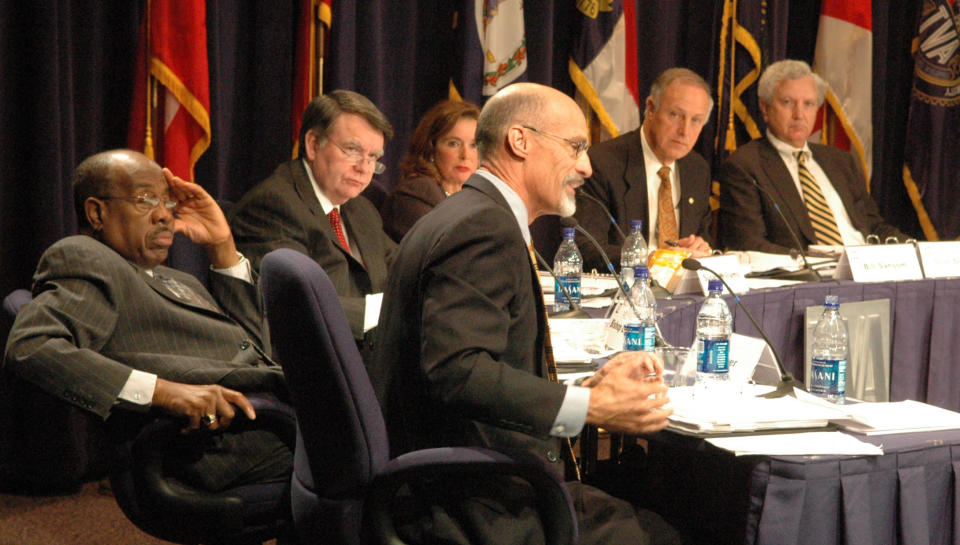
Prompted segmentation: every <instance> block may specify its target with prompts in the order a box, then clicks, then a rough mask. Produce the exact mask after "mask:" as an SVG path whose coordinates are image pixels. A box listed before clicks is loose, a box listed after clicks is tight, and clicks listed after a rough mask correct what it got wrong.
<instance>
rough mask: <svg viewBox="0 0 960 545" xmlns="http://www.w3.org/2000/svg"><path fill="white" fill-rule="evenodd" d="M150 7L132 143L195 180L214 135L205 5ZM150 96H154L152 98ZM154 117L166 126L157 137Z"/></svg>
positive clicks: (177, 0)
mask: <svg viewBox="0 0 960 545" xmlns="http://www.w3.org/2000/svg"><path fill="white" fill-rule="evenodd" d="M147 5H148V9H147V19H146V21H145V22H144V27H143V28H141V32H140V44H139V47H138V55H137V59H138V62H137V69H136V80H135V82H134V91H133V104H132V108H131V117H130V132H129V134H128V145H129V147H130V148H131V149H136V150H142V151H144V153H146V154H147V155H148V156H150V157H154V158H155V159H157V160H158V161H159V162H161V163H162V164H163V166H166V167H168V168H169V169H170V170H171V171H173V173H174V174H176V175H177V176H180V177H181V178H184V179H187V180H193V166H194V164H196V162H197V159H199V158H200V156H201V155H202V154H203V152H204V151H206V149H207V147H209V146H210V136H211V132H210V83H209V72H208V69H207V26H206V4H205V3H204V2H196V1H192V0H151V1H149V2H148V4H147ZM145 42H146V43H145ZM148 68H149V76H148V74H147V70H148ZM154 93H155V95H154ZM151 95H154V96H155V98H156V100H149V101H148V100H147V99H148V97H149V96H151ZM155 116H156V117H155ZM154 120H156V121H157V123H158V124H162V125H161V126H162V131H161V134H159V135H157V134H156V131H154V129H153V128H152V126H153V124H154ZM153 138H157V140H158V141H159V146H154V142H153Z"/></svg>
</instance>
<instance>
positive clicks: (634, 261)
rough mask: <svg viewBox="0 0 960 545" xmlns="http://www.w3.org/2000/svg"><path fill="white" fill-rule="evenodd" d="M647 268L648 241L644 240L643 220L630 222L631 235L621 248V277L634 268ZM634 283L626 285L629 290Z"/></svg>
mask: <svg viewBox="0 0 960 545" xmlns="http://www.w3.org/2000/svg"><path fill="white" fill-rule="evenodd" d="M641 265H642V266H644V267H646V266H647V241H646V239H644V238H643V220H630V234H629V235H627V238H626V239H625V240H624V241H623V246H621V247H620V275H621V276H623V277H624V281H626V280H627V279H626V276H627V275H628V271H632V270H633V268H634V267H639V266H641ZM630 285H632V282H631V283H630V284H628V285H625V286H624V287H625V288H629V287H630Z"/></svg>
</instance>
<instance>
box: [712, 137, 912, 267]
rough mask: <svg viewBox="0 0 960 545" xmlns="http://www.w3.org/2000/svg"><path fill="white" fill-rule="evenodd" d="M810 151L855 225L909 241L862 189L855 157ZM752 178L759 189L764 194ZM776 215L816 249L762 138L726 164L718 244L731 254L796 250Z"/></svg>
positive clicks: (793, 189) (796, 197) (796, 195)
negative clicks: (750, 251)
mask: <svg viewBox="0 0 960 545" xmlns="http://www.w3.org/2000/svg"><path fill="white" fill-rule="evenodd" d="M809 146H810V152H811V153H812V154H813V158H814V159H815V160H816V161H817V163H818V164H819V165H820V167H821V168H822V169H823V171H824V173H826V175H827V177H828V178H829V179H830V183H831V184H833V187H834V189H836V190H837V193H838V194H839V195H840V200H841V201H843V205H844V207H845V208H846V210H847V214H849V215H850V221H851V222H852V223H853V226H854V227H855V228H856V229H857V230H858V231H860V232H861V233H863V235H864V236H866V235H869V234H876V235H878V236H879V237H880V238H881V240H882V239H885V238H886V237H888V236H894V237H897V238H899V239H900V240H906V238H907V236H906V235H904V234H903V233H901V232H900V231H899V230H898V229H897V228H896V227H894V226H892V225H890V224H888V223H886V222H885V221H884V219H883V217H882V216H880V213H879V211H878V210H877V205H876V203H874V202H873V199H872V198H870V194H869V193H867V190H866V187H865V185H864V179H865V177H864V175H863V171H862V169H861V168H860V163H859V161H858V160H857V159H856V158H855V157H854V156H853V154H851V153H848V152H846V151H843V150H840V149H837V148H834V147H830V146H823V145H820V144H809ZM751 179H753V180H756V181H757V183H759V184H760V187H762V188H763V189H764V190H765V192H766V195H763V194H762V193H763V192H761V191H760V190H758V189H757V188H756V187H755V186H754V185H753V183H752V182H751ZM774 201H776V202H777V203H779V205H780V211H781V212H783V215H784V216H785V217H786V218H787V221H788V222H790V226H791V227H792V228H793V230H794V232H796V233H797V236H798V237H799V238H800V242H801V244H803V246H804V249H806V247H807V246H808V245H810V244H816V242H817V236H816V233H814V231H813V225H811V224H810V216H809V215H808V214H807V208H806V205H805V204H804V202H803V197H802V196H801V195H800V192H799V191H797V186H796V184H795V183H794V182H793V178H792V177H791V176H790V171H788V170H787V166H786V165H785V164H784V163H783V159H781V158H780V155H779V153H778V152H777V150H776V148H774V147H773V144H771V143H770V140H769V139H767V138H766V137H764V138H759V139H757V140H753V141H752V142H749V143H748V144H746V145H745V146H742V147H741V148H740V149H738V150H737V151H736V152H735V153H733V154H732V155H731V156H730V157H728V158H727V160H726V161H725V162H724V164H723V167H722V169H721V171H720V242H721V244H722V245H723V246H724V247H725V248H728V249H731V250H757V251H761V252H769V253H780V254H785V253H789V252H790V250H791V249H792V248H796V243H795V242H794V241H793V237H792V236H791V235H790V230H789V229H788V228H787V226H786V224H784V222H783V220H782V219H781V218H780V215H779V214H778V213H777V211H776V209H775V207H774Z"/></svg>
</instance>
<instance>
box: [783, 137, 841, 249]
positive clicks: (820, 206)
mask: <svg viewBox="0 0 960 545" xmlns="http://www.w3.org/2000/svg"><path fill="white" fill-rule="evenodd" d="M793 155H794V157H796V158H797V174H798V175H799V177H800V187H801V188H802V189H803V201H804V202H805V203H806V205H807V214H809V216H810V223H811V224H812V225H813V231H814V232H815V233H816V234H817V242H818V243H820V244H829V245H833V246H843V237H841V236H840V229H839V228H838V227H837V220H836V218H835V217H834V216H833V211H832V210H830V205H828V204H827V199H825V198H824V196H823V191H821V190H820V184H819V183H817V179H816V178H814V177H813V173H812V172H810V169H808V168H807V158H806V154H805V153H804V152H802V151H795V152H793Z"/></svg>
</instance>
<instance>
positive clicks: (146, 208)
mask: <svg viewBox="0 0 960 545" xmlns="http://www.w3.org/2000/svg"><path fill="white" fill-rule="evenodd" d="M100 200H104V201H127V202H129V203H133V207H134V208H136V209H137V210H139V211H140V212H143V213H144V214H146V213H147V212H150V211H152V210H153V209H154V208H156V207H158V206H160V205H161V204H162V205H163V207H164V208H166V209H167V210H173V209H174V208H176V207H177V205H178V204H180V203H178V202H177V201H172V200H169V199H161V198H160V197H151V196H150V195H145V194H144V195H137V196H135V197H100Z"/></svg>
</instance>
